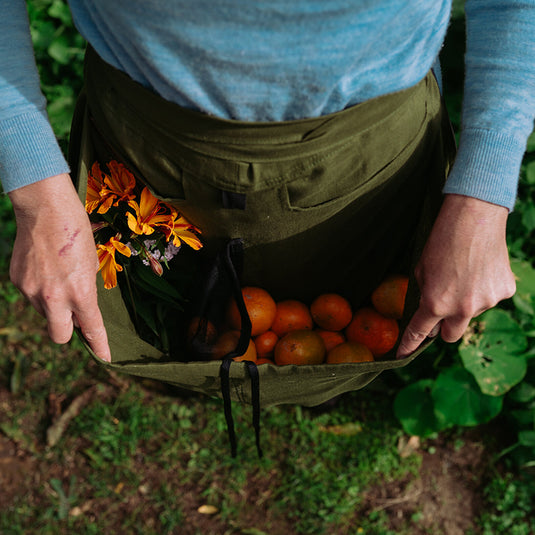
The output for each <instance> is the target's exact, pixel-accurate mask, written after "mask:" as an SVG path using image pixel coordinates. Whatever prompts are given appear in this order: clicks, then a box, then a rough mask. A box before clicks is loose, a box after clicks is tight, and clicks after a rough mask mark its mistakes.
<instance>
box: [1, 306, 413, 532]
mask: <svg viewBox="0 0 535 535" xmlns="http://www.w3.org/2000/svg"><path fill="white" fill-rule="evenodd" d="M30 315H31V314H30ZM78 346H79V344H78V343H77V342H73V344H72V346H71V348H70V350H69V351H68V352H65V350H64V349H60V348H58V347H54V346H50V347H49V351H48V352H45V353H44V354H42V357H41V358H39V357H37V358H36V361H34V362H33V363H32V364H31V365H30V367H29V368H28V367H27V368H26V372H25V375H24V377H22V378H21V383H22V384H21V386H20V387H19V391H18V394H17V395H16V396H15V395H13V399H12V402H11V403H10V409H9V410H8V411H5V412H3V413H2V414H1V415H0V425H1V429H2V431H3V433H4V435H5V436H7V437H9V438H10V440H11V441H13V442H14V443H15V444H17V446H18V447H19V448H20V450H21V451H22V452H24V454H25V455H30V454H31V455H32V456H33V458H34V459H35V461H36V462H37V463H38V464H39V466H40V470H41V471H43V472H44V473H46V474H47V476H46V478H45V479H44V480H43V481H41V482H40V486H39V488H36V489H34V490H33V491H32V492H31V495H30V499H28V498H29V497H28V495H27V494H22V495H20V496H18V497H16V498H15V500H14V501H13V503H11V504H10V505H9V507H8V508H7V510H6V509H4V511H3V512H2V515H1V516H0V532H2V533H64V532H65V533H68V532H70V530H77V531H81V532H83V533H90V532H92V531H87V530H88V529H89V525H90V524H92V523H94V522H95V521H96V520H97V517H96V516H95V517H93V514H92V512H94V514H96V513H97V512H98V522H97V523H98V526H99V528H100V529H101V530H102V529H106V528H112V527H113V529H117V530H118V532H120V533H138V532H139V533H149V532H150V531H147V526H149V527H150V526H151V524H152V525H154V530H155V531H154V532H155V533H160V532H162V533H172V532H173V530H174V529H176V527H177V526H178V525H180V524H181V523H182V522H183V520H184V518H185V516H186V515H188V514H189V515H191V514H192V512H191V508H189V510H186V511H185V510H183V509H182V508H181V507H180V505H177V504H179V503H180V501H181V500H179V499H177V498H178V496H177V492H176V488H177V485H178V486H179V487H180V489H182V491H184V489H190V492H191V499H192V500H194V501H195V503H196V504H197V503H207V504H210V505H214V506H215V507H217V510H218V517H219V519H220V521H222V522H224V523H227V524H228V525H234V526H237V529H246V528H252V527H254V526H249V525H248V524H247V522H248V520H247V518H248V513H247V511H244V510H243V502H244V500H245V501H246V503H249V505H252V506H254V507H257V508H260V510H262V511H266V509H269V514H268V517H269V518H270V519H269V518H268V520H269V522H271V523H272V524H273V525H275V524H277V523H281V522H283V523H289V525H291V526H293V529H295V533H318V534H321V533H328V532H329V531H328V526H329V525H336V526H337V527H338V528H340V527H342V526H344V525H348V526H349V525H351V522H352V521H353V520H354V519H353V514H354V511H355V509H356V508H358V507H359V505H360V504H361V502H362V496H363V495H364V493H365V492H366V489H367V488H369V487H370V486H372V485H374V484H376V483H377V482H378V481H388V480H392V479H395V478H403V477H406V476H407V475H409V474H414V473H415V471H416V470H417V466H418V460H417V457H411V458H407V459H402V458H401V457H400V456H399V454H398V452H397V446H396V444H397V439H398V438H399V436H400V434H401V433H400V431H399V429H398V428H397V424H396V423H395V422H394V420H393V419H392V417H391V416H390V415H389V417H388V418H386V419H385V418H377V417H375V416H373V415H374V414H376V413H378V412H379V413H381V414H385V413H386V414H390V410H389V408H388V403H387V400H386V399H385V400H383V401H376V402H371V401H370V400H369V399H366V398H365V397H359V396H358V395H356V396H347V397H344V398H343V399H342V400H341V401H340V405H338V406H337V408H336V410H335V411H328V412H321V411H314V410H311V409H305V408H302V407H273V408H270V409H266V410H264V411H263V412H264V414H263V419H262V424H263V430H262V438H263V447H264V450H265V452H266V455H265V457H264V458H263V459H258V458H257V457H256V450H255V448H254V440H253V433H252V429H251V426H250V421H249V420H250V408H249V407H244V406H240V405H236V406H235V407H234V417H235V419H236V424H237V428H238V429H239V430H240V446H241V450H240V456H239V457H238V458H237V459H233V458H232V457H230V455H229V447H228V442H227V435H226V425H225V421H224V415H223V411H222V403H221V401H220V400H218V399H208V398H197V397H193V398H181V397H176V396H174V395H162V394H161V393H158V392H157V391H156V392H155V391H153V388H155V387H157V385H147V384H144V383H143V382H140V381H130V380H128V379H125V378H114V379H112V380H111V383H110V379H109V378H102V379H101V380H97V378H98V377H99V376H100V373H101V372H100V370H99V369H98V368H97V367H96V365H94V364H93V363H92V362H91V361H88V360H87V357H85V356H84V355H82V354H80V353H79V347H78ZM1 359H2V360H0V370H2V374H3V376H2V377H1V379H2V384H3V385H5V384H8V383H9V373H12V371H13V370H14V367H13V363H12V358H11V357H10V356H9V355H7V354H6V353H5V352H2V357H1ZM6 371H8V373H7V374H6ZM88 388H93V389H94V394H93V395H92V398H91V400H90V401H89V402H88V403H87V404H86V405H85V407H84V408H83V409H81V410H80V412H79V413H78V414H77V415H76V417H75V418H74V419H73V420H72V422H71V423H70V425H69V426H68V428H67V429H66V431H65V432H64V433H63V435H62V436H61V438H60V439H59V441H58V442H57V443H56V445H55V447H53V448H46V447H45V446H44V445H43V442H44V436H45V434H46V429H47V428H48V427H50V425H51V423H52V422H51V420H50V416H49V415H50V410H51V408H52V407H51V405H53V404H54V399H57V398H58V397H59V398H61V400H62V407H63V408H64V407H68V405H69V403H72V400H74V399H76V397H77V396H79V395H81V393H83V392H84V391H86V390H87V389H88ZM362 414H365V415H366V418H365V419H364V420H363V419H362V416H357V415H362ZM56 416H57V415H56ZM12 422H18V423H17V424H16V425H12ZM141 498H142V500H141ZM88 503H89V505H90V509H89V511H85V509H86V507H87V506H88V505H87V504H88ZM125 504H127V505H125ZM79 511H85V513H86V514H81V515H77V514H76V513H78V512H79ZM73 512H74V513H73ZM257 512H258V511H257ZM87 513H88V514H87ZM118 522H120V524H118ZM264 529H265V528H264ZM160 530H162V531H160ZM237 532H238V531H237ZM269 532H270V531H269V530H268V533H269Z"/></svg>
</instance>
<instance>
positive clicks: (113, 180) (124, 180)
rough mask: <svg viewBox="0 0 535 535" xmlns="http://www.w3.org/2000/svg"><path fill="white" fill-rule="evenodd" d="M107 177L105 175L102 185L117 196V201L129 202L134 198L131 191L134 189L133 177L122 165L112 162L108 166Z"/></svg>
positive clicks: (134, 181) (134, 180)
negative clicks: (108, 172)
mask: <svg viewBox="0 0 535 535" xmlns="http://www.w3.org/2000/svg"><path fill="white" fill-rule="evenodd" d="M108 169H109V170H110V174H109V175H105V177H104V184H105V185H106V186H107V188H108V189H109V191H111V192H112V193H113V194H115V195H117V197H118V201H119V200H121V201H122V200H130V199H133V198H134V195H133V194H132V191H134V188H135V187H136V179H135V177H134V175H133V174H132V173H131V172H130V171H129V170H128V169H127V168H126V167H125V166H124V165H123V164H122V163H119V162H116V161H115V160H112V161H111V162H110V163H109V164H108Z"/></svg>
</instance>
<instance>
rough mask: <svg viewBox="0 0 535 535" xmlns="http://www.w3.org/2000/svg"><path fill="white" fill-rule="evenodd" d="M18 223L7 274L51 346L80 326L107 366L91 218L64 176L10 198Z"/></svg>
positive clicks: (63, 341)
mask: <svg viewBox="0 0 535 535" xmlns="http://www.w3.org/2000/svg"><path fill="white" fill-rule="evenodd" d="M9 197H10V199H11V202H12V204H13V208H14V211H15V218H16V221H17V236H16V239H15V244H14V247H13V254H12V258H11V265H10V269H9V274H10V277H11V280H12V282H13V284H15V286H16V287H17V288H19V290H20V291H21V292H22V293H23V294H24V295H25V296H26V297H27V298H28V300H29V301H30V303H31V304H32V305H33V306H34V307H35V309H36V310H37V311H38V312H39V313H40V314H41V315H43V316H44V317H45V318H46V319H47V322H48V332H49V334H50V338H51V339H52V341H54V342H55V343H58V344H63V343H66V342H68V341H69V340H70V339H71V337H72V333H73V327H74V325H76V326H78V327H79V328H80V330H81V331H82V334H83V335H84V337H85V338H86V340H87V341H88V342H89V344H90V346H91V348H92V350H93V351H94V352H95V354H96V355H97V356H98V357H100V358H101V359H102V360H104V361H106V362H110V361H111V355H110V349H109V346H108V338H107V335H106V330H105V327H104V322H103V320H102V315H101V313H100V310H99V308H98V303H97V289H96V272H97V270H98V259H97V254H96V249H95V242H94V240H93V233H92V231H91V225H90V223H89V218H88V216H87V214H86V211H85V209H84V206H83V205H82V203H81V202H80V199H79V198H78V194H77V192H76V190H75V188H74V186H73V184H72V181H71V179H70V177H69V175H67V174H62V175H57V176H53V177H50V178H47V179H45V180H41V181H39V182H35V183H33V184H30V185H28V186H23V187H22V188H19V189H16V190H14V191H11V192H10V193H9Z"/></svg>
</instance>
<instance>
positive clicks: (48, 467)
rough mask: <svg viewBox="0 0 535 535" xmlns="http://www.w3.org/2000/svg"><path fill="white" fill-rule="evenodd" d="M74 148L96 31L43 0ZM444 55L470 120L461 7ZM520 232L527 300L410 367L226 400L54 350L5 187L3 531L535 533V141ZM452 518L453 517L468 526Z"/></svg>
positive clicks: (1, 258)
mask: <svg viewBox="0 0 535 535" xmlns="http://www.w3.org/2000/svg"><path fill="white" fill-rule="evenodd" d="M27 4H28V8H29V14H30V19H31V28H32V37H33V41H34V45H35V49H36V57H37V60H38V63H39V68H40V72H41V76H42V82H43V91H44V92H45V94H46V96H47V98H48V99H49V114H50V118H51V121H52V124H53V126H54V128H55V131H56V133H57V135H58V138H59V140H60V143H61V144H62V146H63V147H64V148H65V147H66V144H67V141H66V140H67V134H68V130H69V122H70V117H71V115H72V111H73V107H74V103H75V99H76V95H77V93H78V91H79V89H80V87H81V74H82V58H83V49H84V42H83V40H82V38H81V37H80V36H79V35H78V34H77V33H76V31H75V29H74V27H73V25H72V21H71V18H70V13H69V10H68V8H67V6H66V5H65V2H64V1H63V0H28V2H27ZM462 6H463V4H462V2H459V1H456V2H454V19H453V22H452V25H451V27H450V32H449V37H448V41H447V43H446V46H445V48H444V51H443V55H442V62H443V69H444V93H445V98H446V102H447V105H448V107H449V109H450V114H451V117H452V122H453V124H454V127H455V128H456V130H457V131H458V129H459V118H460V101H461V95H462V74H463V67H462V63H460V61H461V58H462V53H463V45H462V43H463V39H464V37H463V35H464V34H463V32H464V26H463V9H462ZM519 192H520V195H519V200H518V203H517V206H516V209H515V211H514V212H513V214H512V215H511V217H510V221H509V228H508V243H509V248H510V253H511V257H512V266H513V270H514V272H515V274H516V276H517V279H518V281H517V284H518V291H517V294H516V296H515V297H514V298H513V299H511V300H509V301H508V302H505V303H503V304H501V305H500V306H499V307H497V308H496V309H494V310H491V311H488V312H486V313H485V314H483V315H482V316H481V317H479V318H477V319H476V320H474V321H473V322H472V325H471V327H470V329H469V331H468V333H467V334H466V336H465V337H464V339H463V340H462V341H461V342H459V343H458V344H444V343H440V342H439V343H436V344H434V345H433V346H432V347H431V348H430V349H429V350H428V351H427V353H426V354H425V355H424V356H423V357H422V358H420V359H417V360H416V361H415V362H414V363H413V364H411V365H410V366H408V367H406V368H403V369H401V370H399V371H396V372H391V373H388V374H384V376H383V377H381V378H379V379H378V380H376V381H374V382H373V383H372V384H371V385H369V386H368V387H367V388H365V389H364V390H362V391H359V392H355V393H349V394H346V395H344V396H341V397H340V398H339V399H338V400H336V401H335V402H333V403H332V404H326V405H324V406H321V407H318V408H303V407H299V406H283V407H274V408H270V409H265V410H263V411H262V418H261V422H262V431H261V437H262V447H263V450H264V452H265V456H264V457H263V458H262V459H259V458H258V457H257V456H256V449H255V446H254V433H253V430H252V426H251V421H250V420H251V412H250V407H243V406H240V405H238V404H234V407H233V411H234V418H235V421H236V429H237V432H238V437H239V447H240V449H239V456H238V458H236V459H233V458H232V457H231V456H230V455H229V445H228V439H227V431H226V423H225V419H224V415H223V409H222V402H221V401H220V400H218V399H210V398H207V397H204V396H197V395H192V394H190V393H186V392H182V391H177V390H174V389H172V388H170V387H167V386H165V385H162V384H156V383H152V382H147V381H140V380H136V379H132V378H129V377H123V376H119V375H114V374H109V373H107V372H104V371H103V370H102V369H101V368H100V367H99V366H98V365H97V364H95V363H94V362H93V361H92V360H90V359H89V358H88V356H87V354H86V353H85V352H84V350H83V348H82V345H81V344H80V342H79V341H77V340H73V341H72V342H71V343H70V344H68V345H66V346H61V347H60V346H56V345H54V344H51V343H50V342H49V341H48V338H47V335H46V326H45V323H44V320H43V319H42V318H40V317H39V316H38V315H37V313H35V312H34V311H33V310H32V309H31V308H29V307H28V306H27V304H26V303H25V301H24V300H23V299H22V297H21V296H20V295H19V293H18V292H17V291H16V289H15V288H14V287H13V286H12V285H11V284H10V283H9V282H8V279H7V269H8V265H9V255H10V249H11V244H12V242H13V239H14V235H15V224H14V221H13V214H12V211H11V207H10V204H9V201H8V199H7V197H6V196H0V273H1V274H0V533H2V534H6V535H11V534H13V535H15V534H32V533H35V534H37V533H39V534H56V533H61V534H63V533H65V534H70V533H75V532H78V533H84V534H92V533H95V534H96V533H101V532H103V531H105V530H113V532H115V533H121V534H130V533H132V534H137V533H139V534H141V533H143V534H144V535H151V534H156V533H158V534H163V533H180V534H184V535H189V534H203V535H206V534H212V533H213V534H234V533H236V534H244V535H265V534H268V533H269V534H275V535H277V534H279V533H280V534H288V533H298V534H300V533H303V534H323V533H325V534H327V533H328V534H360V533H366V534H377V535H390V534H393V533H397V534H409V533H410V534H411V535H412V534H417V535H418V534H424V533H429V534H435V533H460V532H465V533H470V534H473V535H476V534H481V535H491V534H501V533H503V534H506V533H507V534H513V535H529V534H533V533H535V518H534V515H533V496H534V494H533V491H534V490H535V488H534V485H535V483H534V468H535V359H534V355H535V350H534V349H533V347H534V344H533V338H534V337H535V297H534V293H533V288H535V270H534V264H533V258H534V252H535V195H534V194H535V137H532V138H531V139H530V142H529V144H528V153H527V155H526V158H525V160H524V164H523V166H522V172H521V181H520V190H519ZM452 522H453V524H452Z"/></svg>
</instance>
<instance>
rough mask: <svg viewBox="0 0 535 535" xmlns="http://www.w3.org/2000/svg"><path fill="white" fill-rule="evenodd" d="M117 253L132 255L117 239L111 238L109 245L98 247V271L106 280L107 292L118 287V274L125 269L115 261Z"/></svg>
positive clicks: (99, 245)
mask: <svg viewBox="0 0 535 535" xmlns="http://www.w3.org/2000/svg"><path fill="white" fill-rule="evenodd" d="M116 251H119V252H120V253H121V254H122V255H124V256H130V255H131V254H132V251H131V250H130V249H129V248H128V247H127V246H126V245H125V244H124V243H121V242H120V241H119V240H117V239H116V238H110V240H109V241H108V243H105V244H104V245H102V244H98V245H97V255H98V262H99V268H98V269H99V271H100V273H101V275H102V279H103V280H104V288H106V289H107V290H110V289H111V288H115V286H117V272H118V271H122V270H123V267H122V266H121V265H119V264H118V263H117V262H116V260H115V252H116Z"/></svg>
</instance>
